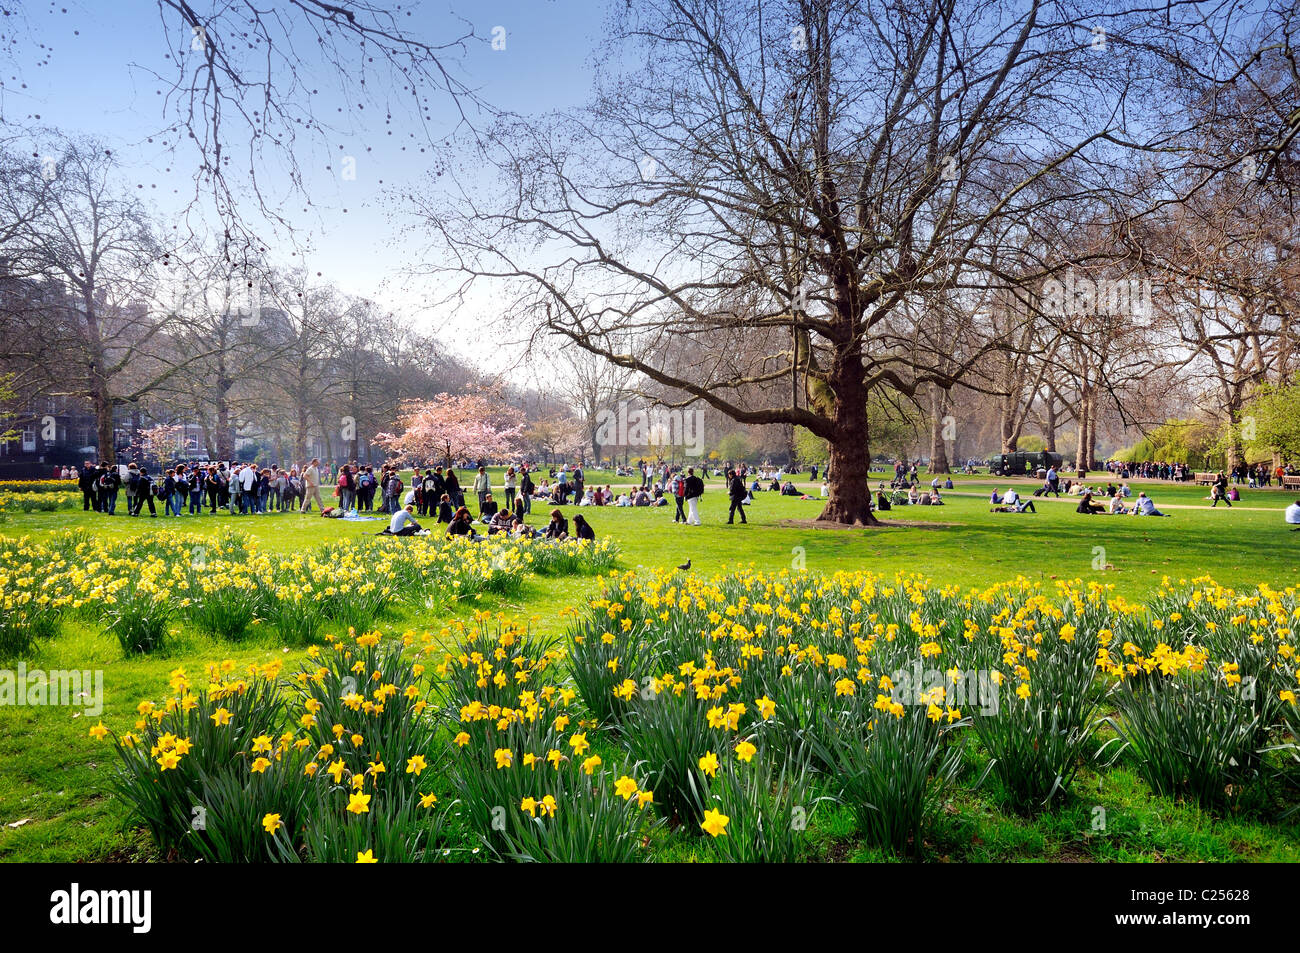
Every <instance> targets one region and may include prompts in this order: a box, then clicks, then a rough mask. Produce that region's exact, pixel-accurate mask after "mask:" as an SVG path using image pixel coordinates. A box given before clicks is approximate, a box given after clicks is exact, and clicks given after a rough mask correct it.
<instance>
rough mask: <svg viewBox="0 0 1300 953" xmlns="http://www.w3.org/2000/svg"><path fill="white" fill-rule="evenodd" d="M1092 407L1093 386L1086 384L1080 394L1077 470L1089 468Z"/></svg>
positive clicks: (1075, 446) (1075, 444)
mask: <svg viewBox="0 0 1300 953" xmlns="http://www.w3.org/2000/svg"><path fill="white" fill-rule="evenodd" d="M1091 407H1092V388H1091V387H1090V386H1088V385H1086V384H1085V385H1084V386H1083V388H1082V389H1081V392H1080V394H1079V413H1078V423H1079V432H1078V435H1077V439H1076V440H1075V443H1074V468H1075V469H1076V470H1087V469H1088V428H1089V427H1090V426H1091V425H1090V423H1089V418H1090V416H1091Z"/></svg>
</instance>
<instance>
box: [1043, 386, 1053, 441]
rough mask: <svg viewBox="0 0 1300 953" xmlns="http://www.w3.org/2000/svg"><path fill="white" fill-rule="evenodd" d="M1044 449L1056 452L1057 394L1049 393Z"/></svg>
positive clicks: (1044, 421) (1044, 425)
mask: <svg viewBox="0 0 1300 953" xmlns="http://www.w3.org/2000/svg"><path fill="white" fill-rule="evenodd" d="M1043 449H1044V450H1046V451H1047V452H1048V453H1056V394H1055V392H1053V393H1050V394H1048V395H1047V416H1046V418H1044V420H1043Z"/></svg>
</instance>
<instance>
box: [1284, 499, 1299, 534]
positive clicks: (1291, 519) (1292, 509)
mask: <svg viewBox="0 0 1300 953" xmlns="http://www.w3.org/2000/svg"><path fill="white" fill-rule="evenodd" d="M1286 521H1287V523H1289V524H1291V532H1293V533H1296V532H1300V500H1296V501H1295V502H1294V503H1292V504H1291V505H1290V506H1288V507H1287V508H1286Z"/></svg>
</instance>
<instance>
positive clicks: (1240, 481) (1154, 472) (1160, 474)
mask: <svg viewBox="0 0 1300 953" xmlns="http://www.w3.org/2000/svg"><path fill="white" fill-rule="evenodd" d="M1106 470H1107V471H1108V472H1109V473H1111V474H1112V475H1114V476H1116V477H1118V478H1119V479H1121V480H1168V481H1171V482H1174V483H1190V482H1191V481H1192V480H1194V479H1196V473H1197V471H1196V470H1195V469H1193V468H1192V467H1191V466H1189V465H1188V464H1186V463H1166V462H1163V461H1159V460H1147V461H1144V462H1142V463H1130V462H1127V461H1122V460H1111V461H1109V462H1107V463H1106ZM1297 474H1300V469H1297V468H1296V467H1295V466H1293V465H1292V464H1289V463H1288V464H1282V465H1278V466H1274V465H1272V464H1269V463H1238V464H1237V465H1235V466H1231V467H1228V468H1227V469H1226V470H1225V471H1224V474H1223V475H1224V476H1225V477H1226V478H1227V479H1228V481H1230V482H1231V483H1232V484H1233V485H1234V486H1244V487H1246V488H1247V489H1261V488H1263V487H1268V486H1282V478H1283V477H1288V476H1296V475H1297Z"/></svg>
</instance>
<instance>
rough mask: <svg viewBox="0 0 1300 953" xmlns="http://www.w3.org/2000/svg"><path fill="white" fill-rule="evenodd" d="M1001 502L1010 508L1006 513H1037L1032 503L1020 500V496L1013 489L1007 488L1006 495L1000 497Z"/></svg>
mask: <svg viewBox="0 0 1300 953" xmlns="http://www.w3.org/2000/svg"><path fill="white" fill-rule="evenodd" d="M1002 502H1003V504H1005V505H1006V506H1009V507H1010V508H1011V509H1010V510H1009V511H1008V512H1014V513H1024V512H1026V511H1028V512H1030V513H1037V512H1038V508H1037V507H1036V506H1034V501H1033V500H1022V499H1021V498H1020V494H1019V493H1017V492H1016V490H1015V487H1008V488H1007V495H1006V496H1004V497H1002Z"/></svg>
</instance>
